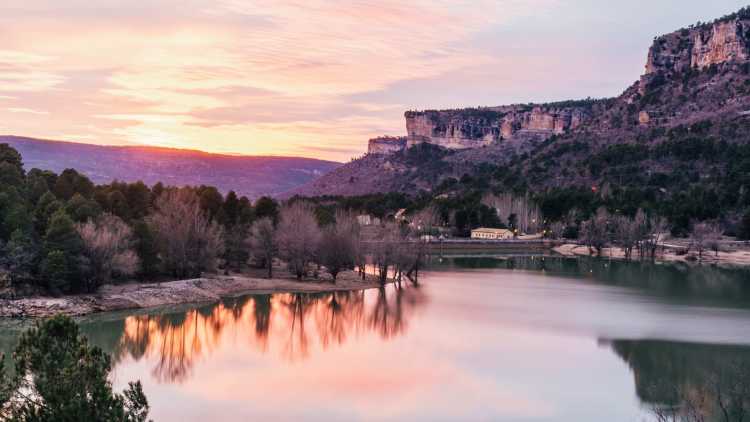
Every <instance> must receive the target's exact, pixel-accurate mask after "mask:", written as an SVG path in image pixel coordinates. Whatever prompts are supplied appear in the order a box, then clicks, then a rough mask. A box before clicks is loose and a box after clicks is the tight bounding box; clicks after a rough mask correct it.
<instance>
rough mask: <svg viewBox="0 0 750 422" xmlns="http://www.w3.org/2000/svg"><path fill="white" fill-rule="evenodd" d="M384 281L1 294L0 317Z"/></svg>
mask: <svg viewBox="0 0 750 422" xmlns="http://www.w3.org/2000/svg"><path fill="white" fill-rule="evenodd" d="M378 286H380V283H379V281H378V280H377V279H376V278H375V277H374V276H368V277H367V279H366V280H362V279H361V278H359V277H357V275H356V274H355V273H353V272H349V273H342V274H340V275H339V277H338V280H337V281H336V283H335V284H334V283H333V282H332V281H330V280H304V281H297V280H294V279H287V278H279V279H267V278H253V277H247V276H241V275H240V276H212V277H203V278H196V279H191V280H178V281H169V282H163V283H128V284H118V285H104V286H102V287H101V288H99V290H98V291H97V292H96V293H92V294H83V295H72V296H62V297H43V296H38V297H27V298H21V299H13V300H11V299H2V300H0V318H43V317H49V316H52V315H55V314H60V313H62V314H66V315H70V316H81V315H87V314H92V313H96V312H109V311H119V310H124V309H143V308H152V307H158V306H165V305H176V304H183V303H211V302H217V301H219V300H221V299H222V298H226V297H235V296H242V295H246V294H267V293H280V292H290V293H291V292H294V293H314V292H330V291H341V290H360V289H368V288H374V287H378Z"/></svg>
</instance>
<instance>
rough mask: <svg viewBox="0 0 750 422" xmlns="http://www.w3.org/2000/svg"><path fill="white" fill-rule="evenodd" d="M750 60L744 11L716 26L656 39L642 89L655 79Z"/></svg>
mask: <svg viewBox="0 0 750 422" xmlns="http://www.w3.org/2000/svg"><path fill="white" fill-rule="evenodd" d="M748 58H750V16H747V13H746V12H745V11H744V10H743V11H741V12H739V13H737V14H734V15H730V16H727V17H725V18H723V19H720V20H717V21H715V22H713V23H708V24H702V25H698V26H693V27H690V28H685V29H681V30H679V31H676V32H673V33H671V34H667V35H663V36H661V37H658V38H656V39H655V40H654V44H653V45H652V46H651V49H650V50H649V53H648V59H647V61H646V72H645V74H644V75H643V77H642V78H641V90H643V89H644V87H645V86H646V85H647V84H649V83H652V82H653V81H654V80H662V79H663V78H665V77H669V76H670V75H673V74H675V73H684V72H687V71H691V70H702V69H705V68H707V67H710V66H713V65H721V64H724V63H739V62H744V61H747V60H748Z"/></svg>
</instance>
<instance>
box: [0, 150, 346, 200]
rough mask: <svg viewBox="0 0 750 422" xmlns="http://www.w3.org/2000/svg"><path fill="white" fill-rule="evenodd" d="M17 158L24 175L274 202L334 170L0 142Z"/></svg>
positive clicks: (313, 164)
mask: <svg viewBox="0 0 750 422" xmlns="http://www.w3.org/2000/svg"><path fill="white" fill-rule="evenodd" d="M0 143H7V144H10V145H11V146H13V147H14V148H16V149H17V150H18V151H19V152H20V153H21V154H22V155H23V160H24V165H25V167H26V168H27V169H31V168H34V167H36V168H40V169H44V170H52V171H55V172H61V171H62V170H64V169H66V168H75V169H76V170H78V171H79V172H81V173H84V174H86V175H87V176H88V177H89V178H90V179H91V180H92V181H93V182H94V183H108V182H111V181H112V180H115V179H117V180H121V181H127V182H134V181H138V180H142V181H143V182H144V183H146V184H148V185H152V184H154V183H156V182H162V183H164V184H167V185H175V186H182V185H211V186H216V187H217V188H218V189H219V190H220V191H222V192H223V193H226V192H228V191H230V190H234V191H235V192H237V194H239V195H246V196H248V197H250V198H257V197H259V196H262V195H271V196H277V195H280V194H282V193H284V192H286V191H289V190H291V189H294V188H296V187H298V186H301V185H303V184H305V183H308V182H310V181H311V180H313V179H315V178H317V177H319V176H321V175H322V174H325V173H327V172H329V171H331V170H333V169H335V168H337V167H339V166H340V163H336V162H332V161H323V160H316V159H311V158H300V157H272V156H239V155H238V156H234V155H221V154H209V153H205V152H201V151H194V150H181V149H170V148H158V147H145V146H144V147H141V146H100V145H89V144H80V143H73V142H60V141H50V140H42V139H34V138H25V137H18V136H0Z"/></svg>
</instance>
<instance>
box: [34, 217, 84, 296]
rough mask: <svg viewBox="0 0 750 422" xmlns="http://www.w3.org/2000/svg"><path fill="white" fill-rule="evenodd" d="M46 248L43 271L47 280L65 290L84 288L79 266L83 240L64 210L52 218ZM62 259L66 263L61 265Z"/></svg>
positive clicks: (45, 242) (45, 238)
mask: <svg viewBox="0 0 750 422" xmlns="http://www.w3.org/2000/svg"><path fill="white" fill-rule="evenodd" d="M44 250H45V252H46V254H47V258H46V260H45V262H46V263H47V265H46V266H45V268H44V269H43V272H44V274H45V275H46V277H45V278H46V280H47V282H48V283H51V286H54V287H57V288H60V289H62V290H65V291H70V290H73V291H80V290H82V287H83V285H82V282H81V277H80V271H79V270H80V268H79V267H80V257H81V254H82V252H83V242H82V241H81V237H80V236H79V235H78V232H77V231H76V229H75V226H74V224H73V220H71V219H70V217H69V216H68V214H66V213H65V211H64V210H59V211H57V212H56V213H55V214H53V215H52V218H50V221H49V226H48V227H47V233H46V234H45V236H44ZM60 254H61V255H62V259H61V258H60ZM60 261H64V265H61V263H60ZM53 276H54V278H53ZM60 276H62V277H61V278H60Z"/></svg>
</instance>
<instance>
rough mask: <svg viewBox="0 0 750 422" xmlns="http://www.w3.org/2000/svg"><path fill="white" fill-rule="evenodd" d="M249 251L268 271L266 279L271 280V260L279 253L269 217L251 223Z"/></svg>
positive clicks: (273, 228) (274, 229) (274, 230)
mask: <svg viewBox="0 0 750 422" xmlns="http://www.w3.org/2000/svg"><path fill="white" fill-rule="evenodd" d="M250 249H251V251H252V253H253V255H254V256H255V258H256V259H258V260H260V261H262V263H263V265H264V266H265V267H266V268H267V269H268V278H273V259H274V257H276V255H277V254H278V252H279V246H278V244H277V243H276V228H275V227H274V226H273V220H271V218H270V217H264V218H261V219H260V220H257V221H256V222H254V223H253V226H252V227H251V229H250Z"/></svg>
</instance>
